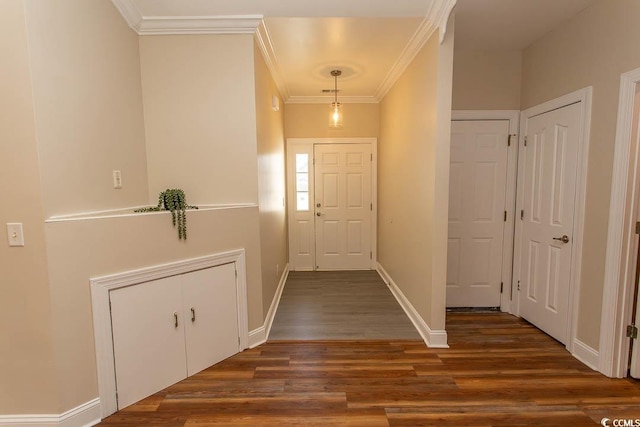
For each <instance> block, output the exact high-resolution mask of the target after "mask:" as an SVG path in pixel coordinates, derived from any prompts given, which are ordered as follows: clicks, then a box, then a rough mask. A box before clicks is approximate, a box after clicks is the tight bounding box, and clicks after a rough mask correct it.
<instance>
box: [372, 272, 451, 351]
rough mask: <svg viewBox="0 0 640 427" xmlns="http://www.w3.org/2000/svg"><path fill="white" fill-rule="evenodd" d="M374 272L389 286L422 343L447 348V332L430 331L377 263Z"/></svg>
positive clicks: (432, 346)
mask: <svg viewBox="0 0 640 427" xmlns="http://www.w3.org/2000/svg"><path fill="white" fill-rule="evenodd" d="M376 270H377V271H378V274H379V275H380V277H382V280H383V281H384V282H385V283H386V284H387V286H389V289H390V290H391V293H392V294H393V296H394V297H395V298H396V300H397V301H398V303H399V304H400V306H401V307H402V309H403V310H404V312H405V313H406V314H407V316H408V317H409V320H411V323H413V326H414V327H415V328H416V330H417V331H418V333H419V334H420V336H421V337H422V339H423V340H424V342H425V343H426V344H427V347H431V348H449V345H448V344H447V331H445V330H432V329H431V328H430V327H429V325H427V322H425V321H424V319H423V318H422V316H420V314H418V312H417V311H416V309H415V307H413V305H412V304H411V303H410V302H409V300H408V299H407V297H406V296H405V295H404V294H403V293H402V291H401V290H400V288H399V287H398V285H396V283H395V282H394V281H393V279H392V278H391V276H390V275H389V273H387V271H386V270H385V269H384V267H382V265H380V263H378V265H377V268H376Z"/></svg>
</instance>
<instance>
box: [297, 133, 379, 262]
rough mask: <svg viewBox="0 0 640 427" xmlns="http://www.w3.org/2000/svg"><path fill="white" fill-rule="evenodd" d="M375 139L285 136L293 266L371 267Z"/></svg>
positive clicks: (374, 214)
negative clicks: (287, 137) (289, 137)
mask: <svg viewBox="0 0 640 427" xmlns="http://www.w3.org/2000/svg"><path fill="white" fill-rule="evenodd" d="M376 148H377V140H376V139H375V138H350V139H346V138H345V139H342V138H338V139H307V138H300V139H299V138H295V139H294V138H292V139H289V140H287V194H288V202H289V203H288V208H287V213H288V221H289V264H290V268H291V270H297V271H312V270H323V271H328V270H370V269H373V268H375V260H376V257H375V255H376V192H377V191H376V174H377V168H376V164H377V159H376V155H377V149H376Z"/></svg>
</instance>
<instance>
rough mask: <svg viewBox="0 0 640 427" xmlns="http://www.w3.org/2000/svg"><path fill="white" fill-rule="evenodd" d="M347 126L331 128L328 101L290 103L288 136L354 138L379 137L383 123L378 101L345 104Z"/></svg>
mask: <svg viewBox="0 0 640 427" xmlns="http://www.w3.org/2000/svg"><path fill="white" fill-rule="evenodd" d="M342 108H343V111H344V127H343V128H342V129H340V130H336V129H331V128H329V104H328V103H327V104H287V105H286V106H285V119H284V125H285V130H284V133H285V136H286V137H287V138H355V137H377V136H378V133H379V126H380V118H379V116H380V106H379V105H378V104H344V105H343V107H342Z"/></svg>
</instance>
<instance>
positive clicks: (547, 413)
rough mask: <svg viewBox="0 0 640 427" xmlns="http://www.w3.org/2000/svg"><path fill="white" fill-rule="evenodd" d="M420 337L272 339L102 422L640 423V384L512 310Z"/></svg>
mask: <svg viewBox="0 0 640 427" xmlns="http://www.w3.org/2000/svg"><path fill="white" fill-rule="evenodd" d="M447 331H448V332H449V344H450V346H451V348H449V349H429V348H427V347H426V346H425V345H424V344H423V343H422V342H421V341H418V340H397V341H394V340H384V341H383V340H374V341H273V342H269V343H267V344H264V345H262V346H259V347H257V348H255V349H252V350H247V351H244V352H242V353H240V354H238V355H236V356H233V357H231V358H229V359H227V360H225V361H224V362H222V363H219V364H217V365H215V366H212V367H211V368H209V369H207V370H205V371H203V372H201V373H199V374H196V375H194V376H193V377H191V378H188V379H186V380H184V381H182V382H180V383H178V384H175V385H173V386H171V387H169V388H167V389H166V390H163V391H162V392H160V393H157V394H155V395H153V396H151V397H149V398H147V399H145V400H143V401H141V402H139V403H137V404H134V405H132V406H130V407H128V408H125V409H124V410H122V411H120V412H118V413H116V414H114V415H112V416H111V417H109V418H107V419H105V420H104V421H103V422H102V423H101V424H100V425H101V426H193V427H196V426H198V427H204V426H238V427H243V426H252V427H254V426H265V427H270V426H278V427H287V426H357V427H360V426H361V427H377V426H412V427H415V426H528V425H536V426H593V425H600V420H601V419H602V418H603V417H607V418H610V419H612V420H613V419H622V418H624V419H634V420H635V419H640V385H639V384H638V382H636V381H634V380H626V379H623V380H619V379H618V380H614V379H609V378H606V377H604V376H602V375H600V374H599V373H597V372H594V371H592V370H591V369H590V368H588V367H586V366H584V365H583V364H582V363H580V362H578V361H577V360H576V359H574V358H573V357H571V355H570V354H569V353H568V352H567V351H566V350H565V349H564V347H563V346H562V345H561V344H559V343H557V342H556V341H554V340H553V339H551V338H549V337H548V336H547V335H545V334H543V333H542V332H540V331H539V330H537V329H536V328H534V327H533V326H531V325H529V324H527V323H526V322H524V321H522V320H520V319H517V318H515V317H512V316H510V315H507V314H501V313H490V314H465V313H450V314H448V315H447Z"/></svg>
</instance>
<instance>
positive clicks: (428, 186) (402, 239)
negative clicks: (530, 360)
mask: <svg viewBox="0 0 640 427" xmlns="http://www.w3.org/2000/svg"><path fill="white" fill-rule="evenodd" d="M450 39H451V36H450V35H449V36H448V37H447V42H446V43H445V45H442V46H441V45H440V44H439V43H438V36H437V34H436V35H434V36H432V37H431V38H430V39H429V41H427V43H426V44H425V46H424V47H423V48H422V50H421V51H420V53H418V55H417V56H416V58H415V59H414V60H413V62H412V63H411V65H410V66H409V67H408V68H407V70H406V71H405V72H404V74H403V75H402V76H401V77H400V79H399V80H398V81H397V82H396V84H395V85H394V86H393V87H392V89H391V90H390V91H389V93H388V94H387V95H386V96H385V98H384V100H383V101H382V103H381V104H380V139H379V150H380V151H379V178H378V179H379V187H378V209H379V212H378V215H379V216H378V248H379V249H378V251H379V256H378V259H379V262H380V264H381V265H382V266H383V267H384V268H385V269H386V270H387V272H388V273H389V275H390V276H391V277H392V279H393V280H394V281H395V282H396V284H397V285H398V286H399V288H400V289H401V291H402V292H403V293H404V294H405V296H406V297H407V298H408V299H409V301H410V302H411V304H413V306H414V307H415V308H416V310H417V311H418V313H419V314H420V315H421V316H422V318H423V319H424V320H425V321H426V323H427V324H428V325H429V327H430V328H431V329H438V330H441V329H444V312H445V284H446V252H447V249H446V248H447V234H446V233H447V212H448V185H449V130H450V123H449V122H450V111H451V72H450V69H451V67H452V60H453V59H452V49H453V46H452V41H451V40H450ZM447 70H449V75H448V76H447V75H445V74H446V72H447ZM441 73H442V74H441ZM438 108H448V110H446V111H444V112H443V114H441V113H439V112H438V110H437V109H438Z"/></svg>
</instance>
